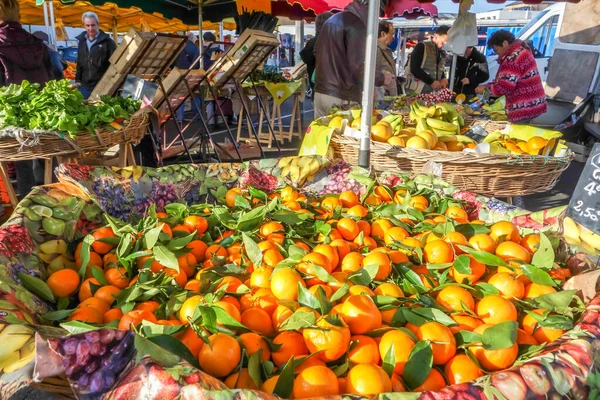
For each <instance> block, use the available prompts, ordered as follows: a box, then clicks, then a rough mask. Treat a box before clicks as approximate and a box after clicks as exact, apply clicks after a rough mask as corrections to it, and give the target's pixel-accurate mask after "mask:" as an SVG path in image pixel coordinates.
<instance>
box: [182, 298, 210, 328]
mask: <svg viewBox="0 0 600 400" xmlns="http://www.w3.org/2000/svg"><path fill="white" fill-rule="evenodd" d="M203 299H204V296H200V295H195V296H192V297H190V298H188V299H186V300H185V301H184V302H183V304H182V305H181V308H180V309H179V320H180V321H181V323H182V324H187V323H188V322H190V320H191V318H192V316H193V315H194V311H195V310H196V308H197V307H198V305H199V304H200V302H201V301H202V300H203Z"/></svg>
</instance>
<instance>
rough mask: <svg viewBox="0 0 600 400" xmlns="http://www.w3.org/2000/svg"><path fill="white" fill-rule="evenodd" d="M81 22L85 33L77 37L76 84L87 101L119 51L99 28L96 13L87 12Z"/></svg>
mask: <svg viewBox="0 0 600 400" xmlns="http://www.w3.org/2000/svg"><path fill="white" fill-rule="evenodd" d="M81 20H82V21H83V26H84V28H85V32H83V33H81V34H80V35H79V36H77V40H78V41H79V49H78V53H77V73H76V78H75V82H76V85H77V87H78V88H79V91H80V92H81V94H82V95H83V97H84V98H85V99H87V98H88V97H90V95H91V94H92V91H93V90H94V88H95V87H96V85H97V84H98V82H100V79H102V76H103V75H104V73H105V72H106V70H107V69H108V67H109V66H110V62H109V61H108V60H109V59H110V56H111V55H112V53H114V51H115V50H116V49H117V45H116V44H115V42H114V41H113V40H112V39H111V38H110V36H109V35H108V34H106V33H105V32H104V31H103V30H101V29H100V28H99V20H98V16H97V15H96V13H93V12H90V11H88V12H85V13H83V15H82V17H81Z"/></svg>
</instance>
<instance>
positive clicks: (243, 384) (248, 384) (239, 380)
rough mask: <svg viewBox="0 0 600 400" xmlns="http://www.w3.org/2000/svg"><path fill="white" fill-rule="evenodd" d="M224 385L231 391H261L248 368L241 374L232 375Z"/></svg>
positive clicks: (241, 371) (242, 370)
mask: <svg viewBox="0 0 600 400" xmlns="http://www.w3.org/2000/svg"><path fill="white" fill-rule="evenodd" d="M223 383H224V384H225V386H227V387H228V388H229V389H250V390H259V388H258V386H257V385H256V383H255V382H254V380H252V377H251V376H250V372H249V371H248V368H242V369H241V370H240V371H239V372H238V371H236V372H234V373H232V374H231V375H229V376H228V377H227V379H225V380H224V381H223Z"/></svg>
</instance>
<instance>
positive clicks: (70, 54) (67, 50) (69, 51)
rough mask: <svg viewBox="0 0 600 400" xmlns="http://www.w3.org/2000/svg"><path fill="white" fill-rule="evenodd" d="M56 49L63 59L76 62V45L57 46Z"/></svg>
mask: <svg viewBox="0 0 600 400" xmlns="http://www.w3.org/2000/svg"><path fill="white" fill-rule="evenodd" d="M57 50H58V53H59V54H60V55H61V56H62V58H63V59H64V60H65V61H69V62H72V63H74V62H77V53H78V51H79V49H78V48H77V47H76V46H70V47H59V48H58V49H57Z"/></svg>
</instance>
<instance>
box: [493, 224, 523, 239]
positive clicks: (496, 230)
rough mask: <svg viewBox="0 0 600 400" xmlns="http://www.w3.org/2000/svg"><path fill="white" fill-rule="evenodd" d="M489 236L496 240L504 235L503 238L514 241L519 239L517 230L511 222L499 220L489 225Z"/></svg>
mask: <svg viewBox="0 0 600 400" xmlns="http://www.w3.org/2000/svg"><path fill="white" fill-rule="evenodd" d="M490 236H491V237H492V238H493V239H494V240H496V242H498V241H499V239H500V238H501V237H504V240H508V241H512V242H515V243H519V242H520V241H521V235H520V234H519V230H518V229H517V227H516V226H514V225H513V223H512V222H508V221H500V222H496V223H495V224H494V225H492V226H491V227H490Z"/></svg>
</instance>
